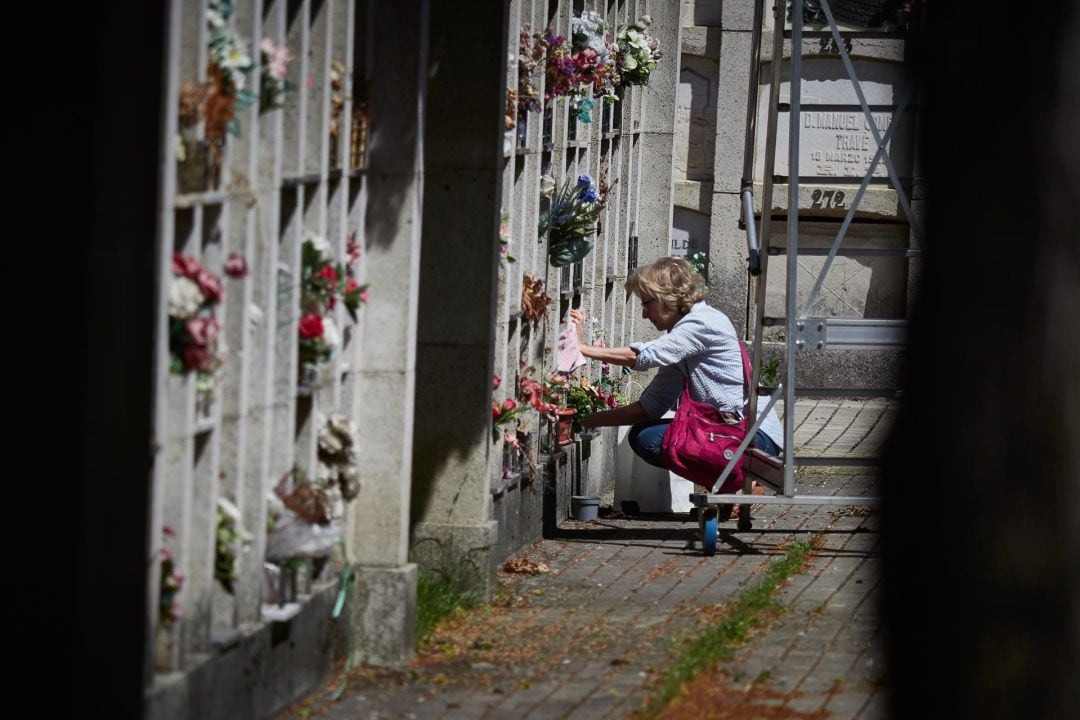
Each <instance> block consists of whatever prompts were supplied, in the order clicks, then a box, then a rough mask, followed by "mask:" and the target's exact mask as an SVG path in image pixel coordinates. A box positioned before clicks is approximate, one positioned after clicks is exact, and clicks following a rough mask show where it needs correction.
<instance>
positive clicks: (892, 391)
mask: <svg viewBox="0 0 1080 720" xmlns="http://www.w3.org/2000/svg"><path fill="white" fill-rule="evenodd" d="M775 389H776V388H771V387H765V386H761V387H759V388H758V389H757V394H758V396H759V397H769V396H770V395H772V393H773V390H775ZM902 395H903V392H902V391H901V390H899V389H897V388H868V387H813V388H808V387H798V386H796V387H795V397H801V398H898V397H901V396H902ZM758 405H759V406H760V405H761V403H760V401H759V402H758Z"/></svg>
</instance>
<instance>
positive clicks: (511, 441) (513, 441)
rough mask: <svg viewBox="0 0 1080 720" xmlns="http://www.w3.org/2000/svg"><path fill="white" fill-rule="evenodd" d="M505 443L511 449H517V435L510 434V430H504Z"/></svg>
mask: <svg viewBox="0 0 1080 720" xmlns="http://www.w3.org/2000/svg"><path fill="white" fill-rule="evenodd" d="M503 442H505V443H506V444H507V445H509V446H510V447H512V448H515V449H516V448H517V447H518V444H519V443H518V436H517V433H515V432H510V431H509V430H503Z"/></svg>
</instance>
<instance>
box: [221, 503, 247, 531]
mask: <svg viewBox="0 0 1080 720" xmlns="http://www.w3.org/2000/svg"><path fill="white" fill-rule="evenodd" d="M217 506H218V510H220V511H221V512H223V513H224V514H225V517H227V518H229V519H230V520H232V521H233V523H235V524H236V526H237V527H239V526H240V522H241V520H242V517H241V515H240V508H238V507H236V505H234V504H233V502H232V501H231V500H229V499H228V498H223V497H219V498H218V499H217Z"/></svg>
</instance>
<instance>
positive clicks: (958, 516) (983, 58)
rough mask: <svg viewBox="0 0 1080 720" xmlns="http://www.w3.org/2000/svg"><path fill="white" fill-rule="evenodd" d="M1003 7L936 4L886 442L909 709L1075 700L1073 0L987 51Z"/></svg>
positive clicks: (944, 711) (888, 594) (1063, 712)
mask: <svg viewBox="0 0 1080 720" xmlns="http://www.w3.org/2000/svg"><path fill="white" fill-rule="evenodd" d="M1004 10H1005V8H993V9H991V7H990V6H989V5H987V4H985V3H975V2H966V3H964V2H962V3H949V4H947V5H937V6H935V7H934V8H933V11H934V12H933V13H932V15H933V17H931V18H929V21H930V22H931V26H930V28H929V37H928V38H927V40H928V43H927V45H926V48H925V50H926V52H925V54H924V55H923V56H922V57H921V58H920V61H921V64H922V67H923V68H924V69H925V70H927V72H926V73H925V81H926V83H927V92H926V97H925V106H924V107H925V113H924V115H923V117H925V118H928V122H927V123H926V124H925V127H924V128H922V129H923V131H924V133H925V134H924V137H925V139H926V145H927V149H926V155H925V157H924V163H925V171H926V176H927V181H928V184H929V187H928V193H927V196H928V197H929V198H930V204H929V208H928V215H927V231H928V239H927V243H926V248H925V262H924V270H923V276H922V284H921V286H920V288H919V297H918V299H917V302H916V306H915V311H914V314H913V325H912V334H911V343H910V356H909V358H910V359H909V366H908V367H907V369H906V377H907V381H906V382H905V398H904V403H903V405H902V408H901V412H900V414H899V417H898V420H897V422H896V424H895V426H894V434H893V436H892V438H891V441H890V446H889V448H888V450H887V453H886V457H885V506H884V524H883V531H884V554H883V557H884V561H885V566H884V569H885V574H884V583H885V586H884V587H885V592H884V593H883V595H884V608H883V610H884V619H885V628H886V635H887V640H888V643H887V657H888V661H889V663H890V668H889V671H888V675H887V677H888V678H889V679H888V685H889V688H888V690H889V697H890V703H891V711H892V713H891V714H892V716H893V717H899V718H907V717H916V716H917V715H919V714H920V713H925V707H926V706H925V702H926V700H925V698H928V697H933V698H935V701H934V703H935V714H936V715H938V716H940V717H978V718H1014V717H1031V718H1065V717H1072V716H1074V715H1075V713H1076V708H1077V707H1080V685H1078V684H1077V682H1076V678H1077V677H1080V562H1078V561H1077V558H1078V557H1080V487H1078V486H1080V443H1078V442H1077V439H1078V438H1080V410H1078V409H1080V372H1078V368H1080V336H1078V334H1077V333H1076V332H1075V328H1076V318H1077V317H1080V243H1078V242H1077V238H1080V154H1078V152H1077V145H1076V142H1075V141H1076V130H1075V118H1076V117H1077V116H1078V114H1080V82H1078V75H1077V68H1080V50H1078V49H1080V7H1078V6H1077V4H1076V3H1075V2H1052V3H1047V4H1043V5H1040V6H1039V13H1037V14H1031V13H1027V14H1025V13H1015V12H1010V13H1009V15H1008V17H1009V47H1010V51H1009V52H1008V53H992V52H987V50H986V46H985V43H984V42H983V41H982V40H980V38H985V37H987V36H988V34H990V33H993V32H994V31H995V30H996V29H998V28H1000V25H999V23H1000V18H1001V17H1002V16H1001V15H1000V12H1002V11H1004ZM1004 78H1012V79H1010V80H1005V79H1004ZM990 97H1006V98H1009V118H1008V122H1007V124H1006V123H1002V122H996V121H994V120H993V119H991V118H989V117H980V115H979V113H980V108H985V107H986V100H987V98H990ZM1006 128H1007V129H1006ZM993 148H999V149H1002V148H1007V150H1006V151H1005V152H995V151H993V150H992V149H993ZM989 178H997V179H1000V182H999V183H995V184H989V183H987V182H985V181H984V180H983V179H989ZM965 280H968V281H969V282H965ZM916 528H917V530H916ZM912 530H916V532H912ZM945 539H947V544H946V545H944V546H943V545H941V544H939V543H940V542H941V541H942V540H945Z"/></svg>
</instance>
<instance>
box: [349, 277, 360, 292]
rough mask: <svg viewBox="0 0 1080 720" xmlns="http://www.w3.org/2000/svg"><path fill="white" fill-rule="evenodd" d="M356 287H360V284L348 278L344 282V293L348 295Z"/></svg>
mask: <svg viewBox="0 0 1080 720" xmlns="http://www.w3.org/2000/svg"><path fill="white" fill-rule="evenodd" d="M358 287H360V285H359V284H357V282H356V280H354V279H352V278H349V282H347V283H345V294H346V295H348V294H349V293H351V292H352V291H353V290H355V289H356V288H358Z"/></svg>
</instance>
